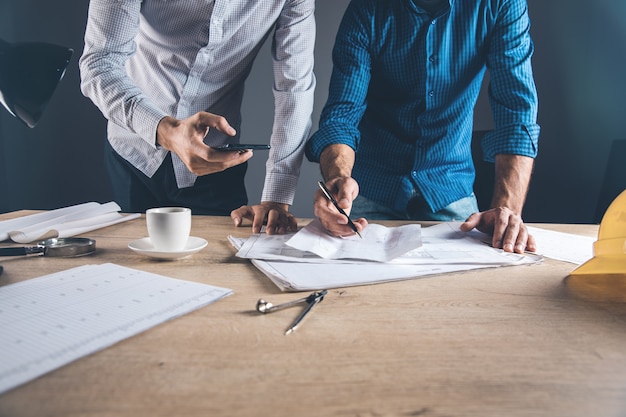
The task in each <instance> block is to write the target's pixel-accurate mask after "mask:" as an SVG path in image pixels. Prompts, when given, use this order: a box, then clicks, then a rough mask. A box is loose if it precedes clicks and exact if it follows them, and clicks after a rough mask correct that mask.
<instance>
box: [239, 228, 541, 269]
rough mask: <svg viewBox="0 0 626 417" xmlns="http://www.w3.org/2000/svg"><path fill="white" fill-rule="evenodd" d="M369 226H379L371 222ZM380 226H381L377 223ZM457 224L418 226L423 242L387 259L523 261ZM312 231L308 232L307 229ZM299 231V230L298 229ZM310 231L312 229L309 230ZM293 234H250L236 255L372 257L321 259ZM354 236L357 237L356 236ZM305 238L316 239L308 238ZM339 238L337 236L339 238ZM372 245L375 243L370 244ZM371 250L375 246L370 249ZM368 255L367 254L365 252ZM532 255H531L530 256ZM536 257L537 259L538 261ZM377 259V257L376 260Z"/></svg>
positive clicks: (306, 260)
mask: <svg viewBox="0 0 626 417" xmlns="http://www.w3.org/2000/svg"><path fill="white" fill-rule="evenodd" d="M372 226H380V225H376V224H370V225H368V226H367V228H366V229H365V230H367V229H369V228H370V227H372ZM380 227H383V226H380ZM459 227H460V223H456V222H450V223H441V224H438V225H435V226H431V227H426V228H422V229H421V233H420V234H421V241H422V245H421V246H420V247H419V248H417V249H413V250H411V251H409V252H406V253H404V254H403V255H401V256H398V257H397V258H394V259H392V260H390V261H389V263H391V264H405V265H434V264H481V265H496V266H498V265H504V264H514V263H517V262H525V261H526V260H527V259H526V258H528V256H529V255H521V254H516V253H508V252H504V251H503V250H501V249H494V248H492V247H490V246H488V245H485V244H483V243H482V240H484V239H485V236H486V235H484V234H482V233H480V232H478V231H472V232H469V233H464V232H461V231H460V229H459ZM311 230H312V231H313V230H314V231H315V232H317V233H319V234H323V235H326V233H325V232H324V231H323V230H322V229H311ZM310 232H311V231H310ZM298 233H300V232H298ZM311 233H313V232H311ZM293 236H297V234H296V235H293V234H291V235H289V234H287V235H265V234H259V235H252V236H250V237H249V238H248V239H245V240H241V241H240V242H241V244H240V246H237V248H239V251H238V252H237V256H239V257H241V258H246V259H260V260H265V261H287V262H298V263H332V264H336V263H352V264H353V263H362V262H370V261H371V260H375V259H372V258H373V256H372V258H370V259H367V260H364V259H361V260H355V259H340V260H333V259H324V258H321V257H319V256H318V255H316V254H314V253H312V252H308V251H303V250H299V249H295V248H293V247H291V246H288V244H289V242H291V240H292V239H293ZM356 239H359V237H358V236H357V237H356ZM356 239H352V238H351V239H350V240H344V241H342V244H343V245H354V248H356V249H359V248H360V242H358V240H356ZM308 240H312V241H314V240H315V237H314V236H312V237H309V238H308ZM338 240H340V239H338ZM373 246H374V245H373ZM370 249H371V251H374V250H375V249H374V248H370ZM367 255H369V254H367ZM530 256H533V255H530ZM540 259H541V257H540V256H538V257H537V259H536V260H540ZM375 261H377V260H375Z"/></svg>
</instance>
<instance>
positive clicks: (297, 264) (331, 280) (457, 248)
mask: <svg viewBox="0 0 626 417" xmlns="http://www.w3.org/2000/svg"><path fill="white" fill-rule="evenodd" d="M369 226H371V225H369ZM369 226H368V227H369ZM459 226H460V223H455V222H451V223H441V224H439V225H436V226H431V227H426V228H422V233H421V234H422V241H423V245H422V246H421V247H420V248H418V249H416V250H413V251H410V252H409V253H407V254H405V255H403V256H400V257H398V258H395V259H394V260H392V261H391V262H367V261H346V260H343V261H341V262H337V261H329V260H321V259H322V258H319V257H317V258H315V257H313V258H312V257H310V256H309V257H303V256H302V252H294V253H295V255H296V257H294V258H293V260H290V258H289V256H288V255H289V254H290V253H291V252H289V251H282V252H281V254H280V256H281V257H282V258H281V260H267V259H258V258H257V259H252V263H253V265H255V266H256V267H257V268H258V269H259V270H260V271H261V272H263V273H264V274H265V275H266V276H267V277H269V278H270V279H271V280H272V282H274V283H275V284H276V285H277V286H278V287H279V288H280V289H281V290H283V291H305V290H319V289H324V288H326V289H329V288H340V287H348V286H354V285H368V284H376V283H380V282H388V281H397V280H405V279H413V278H418V277H423V276H429V275H436V274H444V273H451V272H458V271H467V270H471V269H478V268H493V267H499V266H509V265H524V264H533V263H537V262H541V261H542V259H543V258H542V257H541V256H540V255H522V254H512V253H507V252H504V251H502V250H501V249H494V248H492V247H490V246H488V245H485V244H484V243H482V240H483V239H484V238H485V235H483V234H482V233H480V232H478V231H472V232H469V233H464V232H461V231H460V229H459ZM283 239H284V238H283ZM229 240H230V241H231V243H232V244H233V246H235V247H236V248H238V249H239V248H243V247H244V246H245V245H248V243H249V242H248V241H249V240H250V239H237V238H233V237H232V236H231V237H229ZM280 240H281V238H280V237H279V236H274V237H273V239H272V241H273V245H272V250H274V251H279V248H280V244H279V242H280ZM254 242H256V243H259V239H256V240H254ZM260 243H261V245H260V246H261V247H260V248H257V250H258V252H263V249H264V248H263V247H262V246H264V245H263V241H261V242H260ZM283 246H284V245H283ZM291 251H292V252H293V251H295V250H294V249H292V250H291Z"/></svg>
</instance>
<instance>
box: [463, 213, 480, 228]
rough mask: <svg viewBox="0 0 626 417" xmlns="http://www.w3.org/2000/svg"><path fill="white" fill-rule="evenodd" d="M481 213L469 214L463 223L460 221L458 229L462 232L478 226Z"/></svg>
mask: <svg viewBox="0 0 626 417" xmlns="http://www.w3.org/2000/svg"><path fill="white" fill-rule="evenodd" d="M480 218H481V213H473V214H471V215H470V216H469V217H468V218H467V219H466V220H465V221H464V222H463V223H461V226H460V229H461V231H462V232H469V231H470V230H472V229H475V228H476V227H478V224H479V223H480Z"/></svg>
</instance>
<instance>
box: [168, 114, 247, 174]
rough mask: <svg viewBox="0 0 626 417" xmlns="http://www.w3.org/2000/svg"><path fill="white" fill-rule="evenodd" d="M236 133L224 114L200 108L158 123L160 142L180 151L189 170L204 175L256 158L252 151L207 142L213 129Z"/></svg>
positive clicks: (176, 152) (176, 151) (172, 150)
mask: <svg viewBox="0 0 626 417" xmlns="http://www.w3.org/2000/svg"><path fill="white" fill-rule="evenodd" d="M211 128H213V129H217V130H218V131H220V132H222V133H224V134H226V135H228V136H234V135H235V134H236V132H235V129H234V128H233V127H232V126H231V125H230V124H228V121H226V119H225V118H224V117H222V116H217V115H215V114H211V113H207V112H200V113H196V114H194V115H193V116H191V117H188V118H186V119H183V120H178V119H175V118H173V117H169V116H167V117H164V118H163V119H161V121H160V122H159V125H158V127H157V138H156V140H157V144H159V145H161V146H162V147H163V148H165V149H167V150H168V151H171V152H173V153H175V154H176V155H178V157H179V158H180V159H181V161H183V163H184V164H185V165H186V166H187V168H188V169H189V171H191V172H193V173H194V174H196V175H198V176H201V175H207V174H214V173H216V172H221V171H224V170H226V169H228V168H231V167H233V166H235V165H239V164H242V163H244V162H245V161H247V160H248V159H250V158H252V152H251V151H250V152H242V153H240V152H220V151H216V150H214V149H213V148H211V147H209V146H207V145H205V144H204V142H203V140H204V137H205V136H206V135H207V133H208V132H209V129H211Z"/></svg>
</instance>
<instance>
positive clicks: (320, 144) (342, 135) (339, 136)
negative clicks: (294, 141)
mask: <svg viewBox="0 0 626 417" xmlns="http://www.w3.org/2000/svg"><path fill="white" fill-rule="evenodd" d="M359 138H360V135H359V131H358V130H353V129H348V128H342V127H341V126H337V125H333V126H331V125H327V126H324V127H322V128H320V129H319V130H318V131H317V132H315V133H314V134H313V136H311V137H310V138H309V140H308V141H307V143H306V147H305V155H306V157H307V159H308V160H309V161H310V162H318V163H319V161H320V155H321V154H322V152H323V151H324V149H325V148H326V147H327V146H330V145H336V144H341V145H348V146H350V147H351V148H352V149H354V151H355V152H356V150H357V147H358V144H359Z"/></svg>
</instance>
